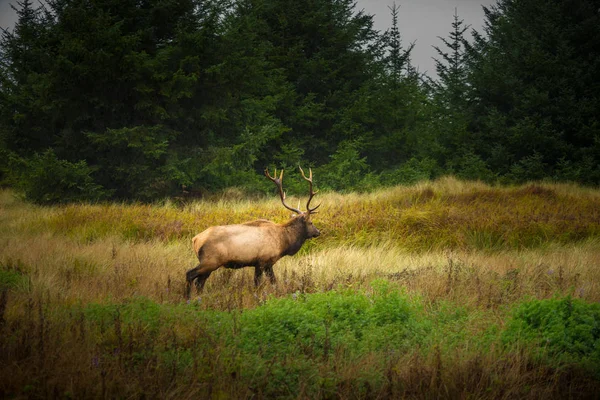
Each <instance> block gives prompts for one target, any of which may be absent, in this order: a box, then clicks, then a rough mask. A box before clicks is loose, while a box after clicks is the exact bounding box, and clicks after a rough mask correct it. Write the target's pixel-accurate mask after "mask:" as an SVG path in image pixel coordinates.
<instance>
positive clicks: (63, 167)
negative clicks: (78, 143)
mask: <svg viewBox="0 0 600 400" xmlns="http://www.w3.org/2000/svg"><path fill="white" fill-rule="evenodd" d="M12 164H13V169H12V177H11V180H12V181H13V182H14V183H15V186H16V187H17V189H18V190H20V191H21V192H22V193H23V195H24V197H25V198H26V199H27V200H29V201H32V202H35V203H38V204H54V203H69V202H76V201H97V200H100V199H103V198H105V197H107V195H108V192H107V191H106V190H104V189H103V188H102V186H100V185H98V184H96V183H95V182H94V179H93V178H92V172H93V169H92V168H90V167H89V166H88V165H87V163H86V162H85V161H83V160H82V161H78V162H76V163H72V162H69V161H67V160H61V159H59V158H58V157H57V156H56V154H55V153H54V151H53V150H52V149H48V150H46V151H45V152H44V153H42V154H36V155H34V156H33V157H32V158H31V159H28V160H25V159H20V160H13V163H12Z"/></svg>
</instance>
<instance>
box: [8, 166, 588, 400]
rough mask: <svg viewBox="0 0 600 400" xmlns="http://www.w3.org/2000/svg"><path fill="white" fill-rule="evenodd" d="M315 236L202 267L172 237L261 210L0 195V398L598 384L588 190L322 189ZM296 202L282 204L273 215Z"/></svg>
mask: <svg viewBox="0 0 600 400" xmlns="http://www.w3.org/2000/svg"><path fill="white" fill-rule="evenodd" d="M318 196H319V197H320V198H321V200H322V201H323V206H321V208H320V213H319V214H317V215H316V216H315V224H316V225H317V226H318V227H319V229H321V231H322V235H321V237H319V238H318V239H316V240H312V241H310V242H308V243H307V244H306V245H305V246H304V248H303V249H302V251H301V252H300V253H299V254H297V255H296V256H294V257H286V258H284V259H282V260H281V261H280V262H279V263H278V264H277V265H276V266H275V273H276V274H277V276H278V283H277V284H276V285H270V284H269V283H264V284H263V285H261V286H260V287H258V288H255V287H254V286H253V284H252V279H253V275H252V271H251V269H249V268H246V269H241V270H236V271H231V270H219V271H216V272H215V273H214V274H213V275H212V276H211V277H210V279H209V280H208V282H207V285H206V288H205V289H206V290H205V292H204V293H202V294H201V295H195V296H193V297H192V299H191V300H190V301H189V302H188V301H186V300H185V299H184V297H183V291H184V273H185V271H186V270H187V269H189V268H191V267H193V266H194V264H195V259H194V258H195V257H194V254H193V252H192V251H191V245H190V239H191V237H192V236H193V235H194V234H196V233H198V232H199V231H201V230H203V229H205V228H206V227H208V226H210V225H215V224H227V223H236V222H243V221H246V220H251V219H254V218H265V217H266V218H270V219H273V220H276V221H284V220H285V219H286V218H287V217H288V216H289V215H288V213H287V211H285V210H284V209H283V207H281V205H280V203H279V201H278V200H277V199H255V200H252V201H249V200H240V199H238V200H234V201H225V200H223V199H220V200H216V201H214V202H210V201H203V202H194V203H189V204H184V205H176V204H174V203H171V202H168V201H167V202H164V203H162V204H157V205H142V204H96V205H91V204H76V205H69V206H60V207H38V206H32V205H29V204H25V203H23V202H21V201H20V200H18V199H16V198H15V197H14V196H13V195H12V193H11V192H10V191H7V190H4V191H0V235H1V236H0V347H1V349H2V351H1V352H0V393H3V395H4V397H8V398H24V397H27V398H29V397H31V398H34V397H35V398H40V397H42V398H47V397H64V398H70V397H72V398H105V397H109V398H114V397H119V398H122V397H159V398H173V397H177V398H181V397H184V398H191V397H193V398H207V397H215V398H273V397H281V398H389V397H392V398H413V397H414V398H423V397H426V398H439V397H443V398H461V397H474V398H568V397H575V398H577V397H582V398H586V397H590V396H594V395H595V393H597V392H598V390H599V389H600V377H599V376H598V373H597V371H598V370H599V369H600V358H599V356H598V354H597V353H598V351H597V349H598V347H599V346H600V344H599V343H600V342H599V340H600V339H599V337H600V329H599V328H598V326H600V325H599V324H600V322H599V321H600V314H599V313H598V307H597V305H598V304H597V302H598V301H600V265H599V263H598V260H599V259H600V241H599V224H600V217H599V215H600V214H599V210H600V191H597V190H593V189H586V188H581V187H577V186H572V185H553V184H530V185H525V186H519V187H490V186H486V185H484V184H481V183H469V182H460V181H457V180H454V179H450V178H446V179H442V180H439V181H436V182H430V183H421V184H418V185H415V186H411V187H397V188H391V189H386V190H382V191H378V192H373V193H370V194H363V195H359V194H346V195H341V194H337V193H325V194H319V195H318ZM290 203H294V200H290Z"/></svg>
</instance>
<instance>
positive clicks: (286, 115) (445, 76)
mask: <svg viewBox="0 0 600 400" xmlns="http://www.w3.org/2000/svg"><path fill="white" fill-rule="evenodd" d="M37 4H38V3H37V2H35V4H34V3H33V2H32V1H31V0H22V1H21V2H19V3H18V6H17V7H16V9H17V11H18V21H17V22H16V25H15V27H14V28H13V29H9V30H6V31H4V32H3V33H2V37H1V40H0V159H1V160H0V169H1V171H2V172H1V175H0V179H1V180H2V182H4V184H5V185H11V186H14V187H16V188H18V189H19V190H20V191H21V192H23V193H24V194H25V195H26V197H28V198H29V199H31V200H33V201H37V202H66V201H78V200H94V199H110V198H113V199H138V200H152V199H156V198H161V197H165V196H171V195H178V194H180V193H181V192H182V190H186V191H188V192H190V191H196V192H200V193H204V192H211V191H218V190H221V189H223V188H227V187H232V186H236V187H240V188H242V189H244V190H249V191H267V190H270V189H271V185H269V183H270V182H268V181H267V180H266V179H265V178H264V177H262V175H261V174H262V170H263V169H264V168H265V167H267V166H271V167H274V166H277V167H285V168H288V169H290V168H296V166H297V165H299V164H301V165H303V166H307V167H308V166H312V167H313V169H314V170H315V173H316V176H318V178H317V179H318V186H319V187H321V188H329V189H334V190H368V189H370V188H373V187H378V186H381V185H393V184H400V183H411V182H414V181H416V180H419V179H426V178H433V177H436V176H439V175H441V174H454V175H456V176H459V177H462V178H466V179H482V180H485V181H492V182H496V181H497V182H507V183H509V182H523V181H527V180H537V179H553V180H569V181H577V182H581V183H584V184H592V185H597V184H598V183H600V167H599V164H600V96H599V94H600V79H598V77H599V76H600V11H599V10H600V2H599V1H598V0H519V1H517V0H499V1H498V3H497V4H496V5H495V6H493V7H490V8H488V9H485V13H486V21H485V25H484V29H483V32H475V31H473V32H472V35H471V34H469V33H470V29H469V27H468V26H466V25H465V24H464V22H463V21H462V20H461V19H460V17H459V15H454V19H452V15H450V16H448V31H449V34H448V36H447V37H445V38H440V42H439V46H437V47H436V50H437V53H438V58H437V65H436V69H437V76H436V77H435V78H430V77H427V76H425V75H423V74H421V73H419V71H417V70H416V69H415V68H414V67H413V65H412V64H411V51H412V48H413V46H414V44H407V43H403V41H402V35H401V30H402V27H401V26H399V25H398V21H397V17H398V13H399V8H398V7H396V6H394V7H392V8H391V10H390V21H391V29H389V30H388V31H387V32H384V33H380V32H377V31H375V30H374V29H373V21H372V17H371V16H369V15H366V14H364V13H362V12H359V11H358V10H357V9H356V8H355V4H354V1H352V0H306V1H297V0H50V1H48V0H47V1H45V2H44V3H43V4H44V5H43V6H37ZM467 37H468V39H467ZM293 175H297V174H289V177H288V179H289V182H288V183H287V186H288V187H290V189H291V190H296V189H298V190H299V191H300V190H304V185H302V183H301V182H300V180H297V179H296V180H295V177H294V176H293Z"/></svg>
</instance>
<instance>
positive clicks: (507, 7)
mask: <svg viewBox="0 0 600 400" xmlns="http://www.w3.org/2000/svg"><path fill="white" fill-rule="evenodd" d="M598 6H599V4H598V1H597V0H575V1H571V0H552V1H545V0H520V1H516V0H500V1H499V2H498V4H497V5H496V6H494V7H491V8H486V9H485V13H486V26H485V35H476V36H475V42H474V44H473V46H471V47H470V48H469V52H468V53H469V70H470V76H469V80H470V82H471V85H472V94H471V112H472V113H473V115H474V118H473V121H472V125H471V130H472V131H473V132H474V133H475V134H476V136H475V138H476V141H475V142H474V143H475V146H476V150H477V152H478V153H479V154H480V155H481V156H482V157H483V158H484V159H486V160H487V161H488V162H489V164H490V166H491V167H492V168H493V169H495V170H496V171H498V172H500V173H502V174H504V175H506V176H508V177H510V178H511V179H517V180H527V179H538V178H541V177H543V176H557V177H559V178H569V179H578V180H581V181H586V182H600V170H599V169H598V167H597V166H598V165H599V162H600V152H599V150H600V148H599V143H600V142H599V141H598V137H600V136H599V135H600V130H599V129H600V123H599V118H600V117H599V116H600V113H599V112H598V110H600V100H599V93H600V86H599V85H600V81H599V80H598V79H597V77H598V76H600V53H599V52H598V51H597V49H598V48H600V14H598ZM528 171H538V172H536V173H535V174H530V173H529V172H528Z"/></svg>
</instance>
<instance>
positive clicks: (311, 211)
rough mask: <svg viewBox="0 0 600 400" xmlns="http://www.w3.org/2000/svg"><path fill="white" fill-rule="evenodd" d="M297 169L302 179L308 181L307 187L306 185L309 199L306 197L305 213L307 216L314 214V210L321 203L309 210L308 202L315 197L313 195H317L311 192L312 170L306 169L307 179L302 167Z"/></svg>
mask: <svg viewBox="0 0 600 400" xmlns="http://www.w3.org/2000/svg"><path fill="white" fill-rule="evenodd" d="M298 168H300V172H301V173H302V177H303V178H304V180H306V181H308V183H309V185H308V191H309V197H308V201H307V202H306V213H307V214H310V213H314V212H315V210H316V209H317V208H319V206H320V205H321V203H319V204H317V206H316V207H314V208H310V201H311V200H312V198H313V197H314V196H315V194H317V192H313V181H312V168H309V169H308V178H307V177H306V175H304V171H303V170H302V167H301V166H298Z"/></svg>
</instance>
